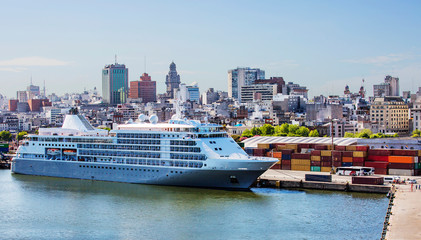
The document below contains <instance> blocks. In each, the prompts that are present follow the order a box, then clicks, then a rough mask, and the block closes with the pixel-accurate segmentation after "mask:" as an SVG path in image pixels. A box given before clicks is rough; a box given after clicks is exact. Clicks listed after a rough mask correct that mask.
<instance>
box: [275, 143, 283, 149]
mask: <svg viewBox="0 0 421 240" xmlns="http://www.w3.org/2000/svg"><path fill="white" fill-rule="evenodd" d="M282 145H285V143H273V148H275V149H277V148H278V146H282Z"/></svg>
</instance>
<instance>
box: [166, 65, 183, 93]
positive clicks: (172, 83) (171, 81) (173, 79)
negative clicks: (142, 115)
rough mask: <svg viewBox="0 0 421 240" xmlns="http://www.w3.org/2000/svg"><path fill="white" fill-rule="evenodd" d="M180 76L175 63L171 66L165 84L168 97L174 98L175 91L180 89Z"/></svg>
mask: <svg viewBox="0 0 421 240" xmlns="http://www.w3.org/2000/svg"><path fill="white" fill-rule="evenodd" d="M180 83H181V81H180V75H178V73H177V69H176V66H175V63H174V62H172V63H171V64H170V71H169V72H168V75H167V77H166V81H165V84H166V85H167V96H169V97H170V98H174V89H175V88H179V87H180Z"/></svg>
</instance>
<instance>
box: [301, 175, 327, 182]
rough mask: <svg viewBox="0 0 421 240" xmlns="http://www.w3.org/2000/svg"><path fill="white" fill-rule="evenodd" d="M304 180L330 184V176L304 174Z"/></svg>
mask: <svg viewBox="0 0 421 240" xmlns="http://www.w3.org/2000/svg"><path fill="white" fill-rule="evenodd" d="M305 180H306V181H312V182H332V175H321V174H306V175H305Z"/></svg>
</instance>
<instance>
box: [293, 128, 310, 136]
mask: <svg viewBox="0 0 421 240" xmlns="http://www.w3.org/2000/svg"><path fill="white" fill-rule="evenodd" d="M295 133H296V134H297V135H298V136H300V137H308V134H309V133H310V130H309V129H308V128H306V127H304V126H302V127H300V128H298V130H297V131H296V132H295Z"/></svg>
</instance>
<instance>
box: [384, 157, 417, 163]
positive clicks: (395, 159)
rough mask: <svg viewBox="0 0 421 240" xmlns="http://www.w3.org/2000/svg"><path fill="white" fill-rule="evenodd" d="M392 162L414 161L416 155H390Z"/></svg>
mask: <svg viewBox="0 0 421 240" xmlns="http://www.w3.org/2000/svg"><path fill="white" fill-rule="evenodd" d="M389 162H390V163H414V157H410V156H389Z"/></svg>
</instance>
